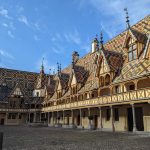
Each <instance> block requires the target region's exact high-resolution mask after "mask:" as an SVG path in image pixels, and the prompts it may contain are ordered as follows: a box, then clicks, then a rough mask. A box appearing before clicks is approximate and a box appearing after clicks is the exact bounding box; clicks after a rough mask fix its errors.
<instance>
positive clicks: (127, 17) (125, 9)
mask: <svg viewBox="0 0 150 150" xmlns="http://www.w3.org/2000/svg"><path fill="white" fill-rule="evenodd" d="M124 11H125V12H126V23H127V28H128V29H129V28H130V20H129V14H128V9H127V8H124Z"/></svg>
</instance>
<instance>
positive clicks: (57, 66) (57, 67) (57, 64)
mask: <svg viewBox="0 0 150 150" xmlns="http://www.w3.org/2000/svg"><path fill="white" fill-rule="evenodd" d="M57 73H58V74H59V63H58V62H57Z"/></svg>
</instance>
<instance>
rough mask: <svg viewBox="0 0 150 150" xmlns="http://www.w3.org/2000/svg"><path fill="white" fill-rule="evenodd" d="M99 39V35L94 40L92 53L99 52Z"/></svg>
mask: <svg viewBox="0 0 150 150" xmlns="http://www.w3.org/2000/svg"><path fill="white" fill-rule="evenodd" d="M98 43H99V42H98V39H97V35H96V37H95V38H94V40H93V42H92V53H94V52H96V51H98V47H99V46H98Z"/></svg>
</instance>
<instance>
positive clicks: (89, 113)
mask: <svg viewBox="0 0 150 150" xmlns="http://www.w3.org/2000/svg"><path fill="white" fill-rule="evenodd" d="M89 116H91V112H90V108H88V117H89ZM88 119H89V118H88ZM89 129H91V120H90V119H89Z"/></svg>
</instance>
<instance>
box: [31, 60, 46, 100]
mask: <svg viewBox="0 0 150 150" xmlns="http://www.w3.org/2000/svg"><path fill="white" fill-rule="evenodd" d="M45 85H46V74H45V73H44V65H43V62H42V65H41V70H40V73H39V76H38V78H37V82H36V85H35V90H34V91H33V97H45V93H46V92H45V90H46V89H45Z"/></svg>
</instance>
